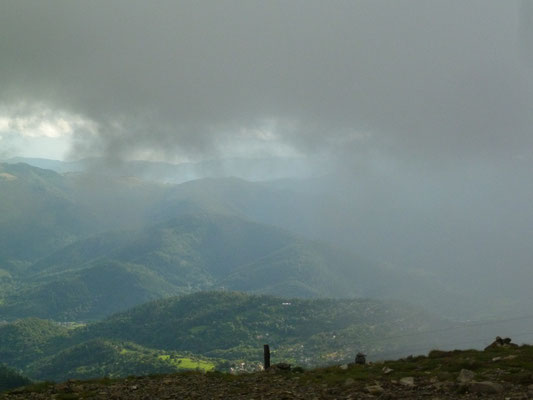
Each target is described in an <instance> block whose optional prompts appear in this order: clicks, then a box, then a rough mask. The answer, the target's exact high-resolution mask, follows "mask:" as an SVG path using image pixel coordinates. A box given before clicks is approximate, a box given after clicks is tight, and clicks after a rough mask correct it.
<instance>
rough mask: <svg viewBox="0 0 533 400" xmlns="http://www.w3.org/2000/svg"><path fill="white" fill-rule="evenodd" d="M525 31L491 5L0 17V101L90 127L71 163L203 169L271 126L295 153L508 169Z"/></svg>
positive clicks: (526, 110)
mask: <svg viewBox="0 0 533 400" xmlns="http://www.w3.org/2000/svg"><path fill="white" fill-rule="evenodd" d="M532 15H533V8H532V7H531V6H530V5H529V3H527V2H525V3H523V4H522V3H521V2H518V1H505V2H502V1H492V0H471V1H468V2H465V1H463V0H446V1H444V0H442V1H432V2H427V1H425V0H404V1H401V2H398V1H383V0H381V1H380V0H377V1H376V0H372V1H370V0H368V1H332V2H323V1H319V0H305V1H304V0H294V1H291V2H287V1H281V0H280V1H276V0H274V1H268V2H250V1H229V0H217V1H206V2H198V1H184V2H175V1H158V2H156V3H148V2H145V1H131V0H127V1H126V0H117V1H113V2H108V1H91V2H65V1H47V2H8V1H5V2H3V4H2V12H1V13H0V50H1V54H2V62H1V63H0V81H1V82H2V85H1V86H0V99H1V102H2V103H3V104H7V105H9V104H12V103H16V102H21V101H24V102H27V103H28V102H29V103H31V102H36V103H40V104H46V105H47V107H49V108H51V109H57V110H59V111H61V112H64V113H67V112H69V113H72V114H76V115H81V116H83V118H86V119H87V120H90V121H92V122H93V123H94V124H95V126H98V128H99V131H98V135H97V136H96V137H93V136H91V135H86V134H81V135H78V136H77V139H78V140H77V147H76V148H75V151H78V152H81V153H80V154H83V153H86V152H91V151H92V152H102V153H106V154H108V155H117V156H120V155H127V154H129V153H131V152H135V151H139V150H143V151H146V150H150V151H154V152H160V153H162V154H167V155H168V156H172V155H174V154H212V153H216V152H218V151H221V149H223V148H228V146H230V145H231V143H232V142H237V141H239V140H241V139H242V132H256V131H257V129H261V127H264V126H265V124H266V122H265V121H267V122H268V124H270V125H269V126H271V127H273V128H272V130H271V131H270V132H269V135H270V136H275V137H276V138H277V140H278V141H279V142H281V143H283V145H284V146H287V145H289V146H292V147H294V148H296V149H298V151H300V152H303V153H307V152H317V151H322V150H324V149H332V148H333V149H336V148H341V149H344V150H346V149H347V148H349V149H350V151H345V153H346V154H348V153H349V154H355V155H357V154H359V153H358V152H360V151H363V152H365V151H367V150H368V149H376V148H377V149H381V150H380V151H386V152H390V153H391V154H393V155H394V156H397V157H406V158H413V157H414V158H424V159H436V158H438V159H441V158H443V159H454V158H457V157H459V158H461V157H467V158H468V157H474V156H487V155H488V156H516V155H521V154H522V153H524V152H530V151H531V146H532V144H533V135H531V126H533V124H532V123H533V120H532V117H531V115H533V113H531V112H530V111H531V110H530V109H531V105H532V104H533V102H532V100H533V89H532V88H533V87H532V77H531V75H532V71H533V70H532V69H531V62H530V60H531V48H532V46H531V43H532V41H531V38H532V33H533V28H532V21H533V18H532ZM239 135H240V136H239ZM267 136H268V135H267ZM261 140H263V139H262V138H259V139H258V143H259V144H261ZM347 144H351V146H347ZM349 154H348V156H347V157H348V158H350V157H349ZM355 155H354V157H355Z"/></svg>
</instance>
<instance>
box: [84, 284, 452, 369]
mask: <svg viewBox="0 0 533 400" xmlns="http://www.w3.org/2000/svg"><path fill="white" fill-rule="evenodd" d="M444 324H445V322H443V321H439V320H437V319H435V318H432V317H430V316H429V315H427V314H424V313H423V312H421V311H420V310H419V309H417V308H412V307H407V306H404V305H399V304H394V303H384V302H379V301H374V300H365V299H355V300H354V299H346V300H332V299H313V300H305V299H289V300H287V299H283V298H279V297H272V296H258V295H248V294H244V293H237V292H204V293H195V294H192V295H188V296H182V297H175V298H169V299H165V300H159V301H155V302H151V303H147V304H144V305H142V306H139V307H136V308H134V309H132V310H130V311H128V312H125V313H121V314H117V315H114V316H112V317H110V318H108V319H106V320H105V321H102V322H99V323H96V324H93V325H89V326H87V327H86V328H83V329H81V330H80V331H79V332H78V333H77V334H78V335H80V338H81V339H80V340H82V339H83V340H87V339H89V338H91V337H106V338H114V339H120V340H128V341H132V342H135V343H138V344H141V345H143V346H146V347H150V348H159V349H167V350H175V351H191V352H193V353H195V354H203V355H205V356H209V357H218V358H224V359H230V360H239V359H244V360H248V361H251V360H253V361H258V360H260V359H261V357H262V345H263V344H264V343H269V344H271V345H272V346H273V348H275V349H276V352H277V354H278V355H279V356H280V357H282V358H283V359H287V360H293V361H296V362H298V363H301V364H308V363H311V364H317V363H324V362H330V361H333V360H344V359H346V358H349V357H352V356H353V354H355V353H356V352H357V350H358V349H359V350H361V349H365V351H369V352H371V353H373V354H374V355H378V354H384V353H386V352H387V351H392V350H393V349H395V348H396V346H398V345H399V342H396V343H390V342H389V343H387V342H385V343H383V342H376V341H375V339H376V338H379V337H385V336H388V335H391V334H394V333H398V332H417V331H420V330H425V329H427V328H428V327H430V326H433V327H435V326H439V325H444Z"/></svg>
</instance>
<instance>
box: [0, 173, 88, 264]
mask: <svg viewBox="0 0 533 400" xmlns="http://www.w3.org/2000/svg"><path fill="white" fill-rule="evenodd" d="M91 220H92V219H91V217H90V215H89V214H88V213H87V212H86V211H85V210H83V209H82V208H81V207H79V205H78V204H77V203H76V202H75V201H74V200H73V198H72V194H71V192H70V190H69V187H68V185H67V182H66V180H65V178H64V177H62V176H61V175H59V174H57V173H55V172H52V171H49V170H43V169H39V168H34V167H30V166H28V165H26V164H14V165H10V164H1V163H0V268H3V269H8V270H11V271H12V272H19V269H20V267H21V266H24V265H25V263H30V262H32V261H35V260H37V259H38V258H39V257H42V256H45V255H48V254H50V253H51V252H53V251H55V250H57V249H59V248H61V247H63V246H65V245H67V244H69V243H72V242H73V241H75V240H76V239H78V238H80V237H83V236H84V235H85V234H86V233H88V232H89V231H90V230H91V228H90V227H91V225H92V222H91Z"/></svg>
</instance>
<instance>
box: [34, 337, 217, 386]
mask: <svg viewBox="0 0 533 400" xmlns="http://www.w3.org/2000/svg"><path fill="white" fill-rule="evenodd" d="M214 368H215V363H214V362H212V361H210V360H209V359H207V358H203V357H202V358H198V357H194V356H191V355H187V354H178V353H176V352H165V351H161V350H152V349H148V348H145V347H142V346H139V345H137V344H135V343H130V342H119V341H113V340H105V339H93V340H89V341H87V342H83V343H80V344H78V345H74V346H72V347H68V348H66V349H64V350H61V351H60V352H59V353H57V354H54V355H51V356H48V357H44V358H42V359H39V360H37V361H35V362H33V363H32V364H30V365H29V366H28V367H27V368H26V371H27V373H28V375H30V376H32V377H34V378H35V379H41V380H54V381H65V380H67V379H72V378H75V379H89V378H98V377H104V376H105V377H110V378H116V377H124V376H130V375H149V374H162V373H171V372H177V371H180V370H187V369H192V370H195V369H201V370H207V371H209V370H212V369H214Z"/></svg>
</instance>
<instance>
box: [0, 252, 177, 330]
mask: <svg viewBox="0 0 533 400" xmlns="http://www.w3.org/2000/svg"><path fill="white" fill-rule="evenodd" d="M177 293H178V290H177V289H176V288H175V287H174V286H173V285H171V284H169V283H168V282H167V281H165V280H164V279H163V278H162V277H161V276H160V275H158V274H156V273H154V272H153V271H151V270H149V269H148V268H146V267H144V266H142V265H137V264H128V263H118V262H114V261H107V262H105V261H101V262H98V263H95V264H94V265H91V266H89V267H88V268H85V269H82V270H79V271H75V272H70V271H69V272H66V273H64V274H62V275H59V276H57V277H55V279H53V280H50V281H48V280H45V281H44V282H35V283H31V284H29V285H27V286H26V288H24V289H21V290H19V291H17V292H15V293H13V294H12V295H11V296H8V297H7V298H6V299H5V300H4V302H3V304H2V305H0V315H1V316H2V317H3V318H8V319H9V318H12V319H14V318H21V317H30V316H37V317H40V318H51V319H55V320H60V321H73V320H87V319H95V318H100V317H103V316H106V315H110V314H112V313H114V312H116V311H118V310H125V309H128V308H130V307H133V306H135V305H137V304H139V303H143V302H146V301H149V300H153V299H157V298H161V297H166V296H170V295H175V294H177Z"/></svg>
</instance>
